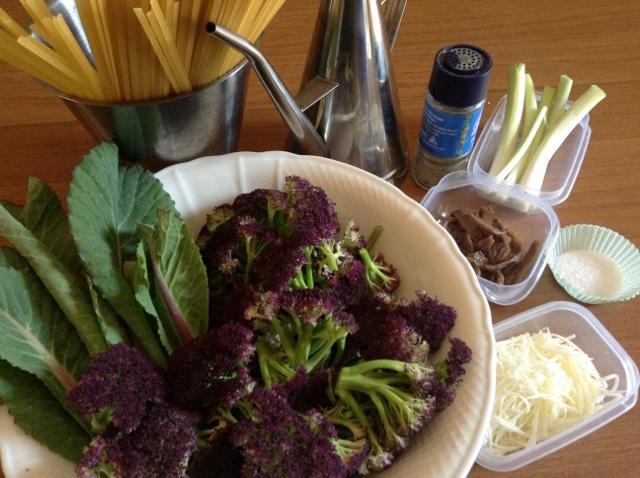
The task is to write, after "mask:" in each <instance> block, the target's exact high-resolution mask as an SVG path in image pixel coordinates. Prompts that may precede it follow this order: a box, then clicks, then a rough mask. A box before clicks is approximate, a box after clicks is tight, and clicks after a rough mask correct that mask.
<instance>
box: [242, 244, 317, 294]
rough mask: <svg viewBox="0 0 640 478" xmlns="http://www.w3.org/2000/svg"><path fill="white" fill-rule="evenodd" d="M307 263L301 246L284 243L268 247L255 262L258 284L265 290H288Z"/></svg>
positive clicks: (254, 269) (254, 268)
mask: <svg viewBox="0 0 640 478" xmlns="http://www.w3.org/2000/svg"><path fill="white" fill-rule="evenodd" d="M305 263H306V258H305V255H304V253H303V252H302V249H301V248H300V247H297V246H291V245H289V244H282V245H279V246H277V247H273V248H271V249H268V250H266V251H264V252H263V253H262V254H261V255H260V256H258V258H257V259H256V260H255V262H254V264H253V271H254V274H255V281H256V284H257V285H258V286H259V287H260V288H262V290H265V291H274V292H278V291H281V290H287V289H289V288H290V285H291V281H292V280H294V278H295V277H296V275H297V274H298V271H299V270H301V268H302V267H303V266H304V264H305Z"/></svg>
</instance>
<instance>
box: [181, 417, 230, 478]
mask: <svg viewBox="0 0 640 478" xmlns="http://www.w3.org/2000/svg"><path fill="white" fill-rule="evenodd" d="M230 431H231V429H230V428H225V429H224V430H222V432H221V433H219V434H218V435H217V436H216V438H215V440H214V441H213V442H212V443H208V444H207V445H206V446H203V447H200V448H199V449H198V451H196V452H195V453H194V454H193V456H192V457H191V460H190V461H189V469H188V470H187V475H188V476H189V478H212V477H215V478H237V477H238V476H240V471H241V466H242V455H241V454H240V451H239V450H238V449H237V448H235V447H234V446H233V444H232V443H231V441H230V439H229V435H230Z"/></svg>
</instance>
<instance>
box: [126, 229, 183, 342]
mask: <svg viewBox="0 0 640 478" xmlns="http://www.w3.org/2000/svg"><path fill="white" fill-rule="evenodd" d="M124 272H125V276H126V278H127V281H128V282H129V285H130V286H131V289H133V292H134V294H135V297H136V300H137V301H138V303H139V304H140V305H141V306H142V307H143V308H144V310H145V312H146V313H147V314H148V315H149V316H150V317H152V318H153V320H154V321H155V322H156V326H157V329H158V336H159V337H160V342H162V346H163V347H164V348H165V350H166V351H167V353H169V354H170V353H171V352H173V350H174V348H175V347H176V344H177V343H178V337H177V336H173V337H171V339H169V337H168V335H167V331H166V330H165V328H164V326H163V325H162V322H161V321H160V317H159V316H158V311H157V310H156V306H155V305H154V303H153V299H152V298H151V284H150V283H149V268H148V266H147V256H146V252H145V249H144V243H143V242H142V241H140V243H139V244H138V248H137V250H136V260H135V261H127V262H125V264H124ZM170 330H171V331H172V329H170Z"/></svg>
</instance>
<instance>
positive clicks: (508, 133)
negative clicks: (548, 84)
mask: <svg viewBox="0 0 640 478" xmlns="http://www.w3.org/2000/svg"><path fill="white" fill-rule="evenodd" d="M524 85H525V66H524V64H522V63H517V64H515V65H512V66H511V67H510V68H509V91H508V93H507V107H506V111H505V114H504V123H503V124H502V128H501V129H500V142H499V143H498V148H497V150H496V154H495V156H494V158H493V162H492V163H491V167H490V169H489V174H491V175H492V176H495V175H496V174H497V173H498V172H500V171H501V170H502V169H503V168H504V166H505V165H506V164H507V161H509V159H510V158H511V155H512V154H513V151H514V150H515V147H516V143H517V140H518V131H519V129H520V121H521V120H522V114H523V110H524V91H525V87H524Z"/></svg>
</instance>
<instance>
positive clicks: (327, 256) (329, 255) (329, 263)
mask: <svg viewBox="0 0 640 478" xmlns="http://www.w3.org/2000/svg"><path fill="white" fill-rule="evenodd" d="M320 251H321V252H322V254H323V255H324V260H323V261H322V263H323V264H324V265H325V266H326V267H327V269H329V272H336V271H337V270H338V258H337V257H336V254H335V253H334V252H333V246H331V245H330V244H329V243H327V242H323V243H322V245H321V246H320Z"/></svg>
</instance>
